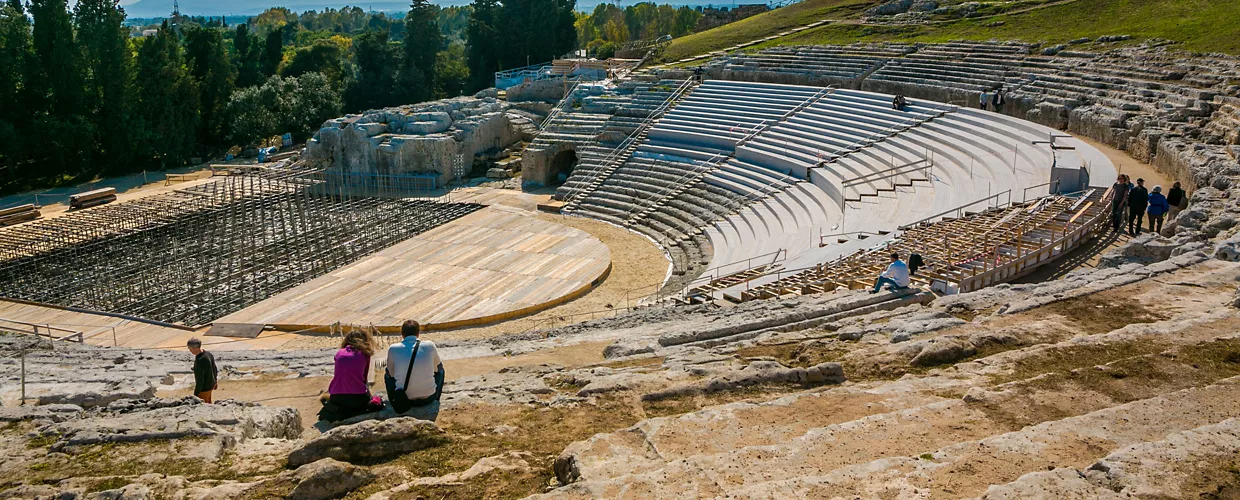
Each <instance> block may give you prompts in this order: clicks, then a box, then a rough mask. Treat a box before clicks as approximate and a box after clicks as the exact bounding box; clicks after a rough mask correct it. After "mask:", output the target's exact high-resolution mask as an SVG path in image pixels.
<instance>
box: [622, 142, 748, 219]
mask: <svg viewBox="0 0 1240 500" xmlns="http://www.w3.org/2000/svg"><path fill="white" fill-rule="evenodd" d="M728 158H731V156H730V155H725V154H723V153H715V155H714V156H711V157H710V158H708V159H707V160H706V161H703V162H701V163H696V164H694V165H693V168H692V169H689V170H686V171H685V174H684V175H682V176H680V177H677V178H676V180H675V181H672V183H671V184H670V185H668V186H663V187H662V188H660V189H659V191H658V192H656V193H654V194H652V195H650V196H648V197H645V198H642V199H641V201H640V202H638V203H639V204H634V205H633V208H631V209H629V211H628V212H626V213H625V214H624V218H625V220H632V219H634V218H636V217H640V216H641V215H642V214H643V213H645V212H646V211H647V210H648V209H651V208H653V207H655V206H657V205H658V204H659V201H660V200H664V199H667V198H669V197H672V196H675V195H676V192H677V191H682V192H683V190H684V189H687V188H688V184H689V182H688V181H689V179H691V178H693V177H697V176H698V174H704V173H707V172H710V171H711V170H714V169H715V168H716V167H717V166H718V165H720V164H722V163H723V162H725V161H727V160H728ZM655 161H658V160H657V159H656V160H655ZM672 186H675V187H672ZM634 199H637V198H636V197H634ZM651 200H655V201H654V203H651V204H650V205H649V206H648V205H647V202H649V201H651ZM634 212H636V213H637V215H636V216H635V215H634Z"/></svg>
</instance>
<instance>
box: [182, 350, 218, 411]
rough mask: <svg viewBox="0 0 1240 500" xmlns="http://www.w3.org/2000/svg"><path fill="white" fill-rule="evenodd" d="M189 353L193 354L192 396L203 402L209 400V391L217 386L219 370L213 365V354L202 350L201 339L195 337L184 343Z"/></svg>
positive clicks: (208, 401)
mask: <svg viewBox="0 0 1240 500" xmlns="http://www.w3.org/2000/svg"><path fill="white" fill-rule="evenodd" d="M185 346H186V347H188V348H189V352H190V354H193V355H194V396H197V397H198V399H201V400H203V401H204V402H207V403H210V402H211V392H212V391H215V389H216V388H218V387H219V378H220V370H219V368H216V366H215V356H214V355H212V354H211V353H209V352H207V351H204V350H202V341H201V340H198V338H197V337H194V338H191V339H189V342H186V343H185Z"/></svg>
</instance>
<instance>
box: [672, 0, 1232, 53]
mask: <svg viewBox="0 0 1240 500" xmlns="http://www.w3.org/2000/svg"><path fill="white" fill-rule="evenodd" d="M875 3H877V2H873V1H871V2H859V1H847V0H844V1H840V0H807V1H805V2H802V3H800V4H795V5H793V6H790V7H785V8H783V9H777V10H774V11H771V12H768V13H766V14H762V15H758V16H754V17H751V18H748V19H744V20H742V21H739V22H736V23H732V24H728V25H724V26H720V27H718V28H715V29H712V30H709V31H704V32H702V33H697V34H694V35H690V36H687V37H684V38H681V39H678V40H676V41H675V42H673V43H672V46H671V47H669V48H668V50H667V52H666V53H665V54H664V57H663V60H665V61H673V60H676V59H681V58H684V57H688V56H691V55H697V54H703V53H707V52H710V51H714V50H719V49H722V48H725V47H730V46H733V45H737V44H739V43H743V42H745V41H747V40H754V39H758V38H762V37H764V36H768V35H771V34H775V33H778V32H781V31H785V30H788V29H791V28H794V27H796V26H801V25H805V24H808V23H810V22H813V21H815V20H818V19H826V18H832V19H844V18H855V17H857V16H858V15H859V13H860V12H861V11H862V10H864V9H865V8H868V7H869V6H870V5H872V4H875ZM798 7H799V8H798ZM793 9H796V10H795V11H794V10H793ZM1002 10H1004V9H1003V8H1000V7H998V6H984V7H983V8H982V9H981V10H980V12H982V13H989V12H999V11H1002ZM1007 10H1020V9H1019V8H1017V9H1011V8H1008V9H1007ZM783 11H789V12H783ZM1237 20H1240V1H1234V0H1076V1H1074V2H1064V3H1057V4H1052V5H1049V6H1046V7H1041V8H1036V9H1034V10H1029V11H1027V12H1017V13H1011V14H999V15H993V16H985V17H979V18H971V19H960V20H954V21H945V22H937V23H933V24H929V25H909V26H877V25H875V26H866V25H860V24H830V25H826V26H820V27H817V28H813V29H809V30H805V31H802V32H800V33H796V34H793V35H789V36H786V37H782V38H780V39H778V40H772V41H770V42H765V43H763V44H760V45H757V46H755V47H754V48H762V47H769V46H777V45H816V44H848V43H854V42H878V41H895V42H926V43H939V42H947V41H951V40H991V39H995V40H1022V41H1027V42H1035V43H1047V44H1058V43H1064V42H1067V41H1068V40H1072V39H1076V38H1081V37H1090V38H1094V37H1098V36H1103V35H1131V36H1133V37H1134V39H1133V40H1132V41H1131V42H1129V43H1137V42H1140V41H1142V40H1147V39H1150V38H1165V39H1169V40H1174V41H1176V42H1179V43H1178V44H1177V45H1176V47H1177V48H1182V49H1186V50H1190V51H1195V52H1223V53H1229V54H1240V22H1238V21H1237ZM1091 48H1094V46H1092V45H1083V46H1081V49H1082V50H1090V49H1091Z"/></svg>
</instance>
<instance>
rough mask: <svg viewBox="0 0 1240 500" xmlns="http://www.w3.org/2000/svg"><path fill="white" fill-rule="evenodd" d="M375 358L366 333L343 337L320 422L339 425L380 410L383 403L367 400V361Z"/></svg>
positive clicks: (322, 400) (372, 345) (369, 337)
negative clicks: (340, 422)
mask: <svg viewBox="0 0 1240 500" xmlns="http://www.w3.org/2000/svg"><path fill="white" fill-rule="evenodd" d="M374 355H375V341H374V338H373V337H371V335H370V333H369V332H365V331H361V330H354V331H352V332H349V334H347V335H345V336H344V340H343V341H341V342H340V350H339V351H336V357H335V370H334V372H333V373H332V381H331V384H329V385H328V386H327V394H326V395H325V396H326V397H325V398H323V399H321V402H322V403H323V409H322V410H319V420H326V421H328V422H338V421H341V420H344V419H348V418H353V417H356V416H358V415H361V414H363V413H369V412H374V411H379V410H382V409H383V406H382V402H380V401H375V400H374V399H372V398H371V396H370V359H371V358H372V357H373V356H374Z"/></svg>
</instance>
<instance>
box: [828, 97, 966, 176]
mask: <svg viewBox="0 0 1240 500" xmlns="http://www.w3.org/2000/svg"><path fill="white" fill-rule="evenodd" d="M952 111H954V109H942V110H941V111H939V113H938V114H935V115H931V116H929V117H926V116H921V115H919V116H912V117H909V118H908V119H906V120H903V121H900V122H899V123H897V124H895V125H892V126H890V127H888V128H886V129H883V130H882V131H880V132H875V133H873V134H870V135H869V136H866V137H863V138H861V139H858V140H856V141H853V142H852V143H850V144H848V145H846V146H842V147H839V148H836V149H835V151H832V152H830V153H827V154H826V155H825V157H826V159H825V160H824V162H825V163H834V162H835V161H837V160H839V159H840V158H843V157H845V156H848V155H849V154H852V153H853V152H855V151H857V150H859V149H862V148H865V147H867V146H870V145H873V144H874V143H876V142H880V141H882V140H884V139H887V138H889V137H891V136H893V135H895V134H898V133H900V132H903V131H905V130H908V129H910V128H913V127H914V126H916V125H919V124H922V123H925V122H928V121H930V120H933V119H935V118H938V117H939V116H942V115H944V114H947V113H950V112H952Z"/></svg>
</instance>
